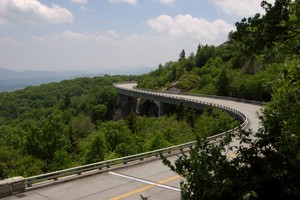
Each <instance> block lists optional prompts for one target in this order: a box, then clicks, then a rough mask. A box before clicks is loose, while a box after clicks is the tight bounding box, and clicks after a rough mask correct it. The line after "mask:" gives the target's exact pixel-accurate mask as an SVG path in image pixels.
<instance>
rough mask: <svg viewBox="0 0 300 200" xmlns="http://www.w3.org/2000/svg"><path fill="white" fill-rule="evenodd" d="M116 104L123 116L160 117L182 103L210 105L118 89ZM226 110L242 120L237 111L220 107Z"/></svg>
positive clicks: (201, 105) (200, 109)
mask: <svg viewBox="0 0 300 200" xmlns="http://www.w3.org/2000/svg"><path fill="white" fill-rule="evenodd" d="M118 104H119V105H120V107H121V110H122V114H123V116H127V115H128V114H130V113H131V112H135V113H138V114H141V115H146V116H156V117H160V116H163V115H167V114H170V113H174V111H175V110H176V107H177V106H179V105H180V104H182V105H183V106H185V107H188V108H193V109H195V110H199V111H203V110H206V109H207V108H208V107H209V106H210V105H208V104H201V103H199V102H193V101H185V100H184V99H174V98H169V97H167V96H157V95H152V94H151V93H150V92H149V93H143V94H140V93H137V92H134V91H126V90H118ZM220 109H222V110H224V111H225V112H227V113H228V114H229V115H230V116H232V117H234V118H235V119H237V120H239V121H240V122H243V121H244V119H243V118H242V117H241V116H240V115H239V114H237V113H235V112H231V111H230V110H228V109H225V108H220Z"/></svg>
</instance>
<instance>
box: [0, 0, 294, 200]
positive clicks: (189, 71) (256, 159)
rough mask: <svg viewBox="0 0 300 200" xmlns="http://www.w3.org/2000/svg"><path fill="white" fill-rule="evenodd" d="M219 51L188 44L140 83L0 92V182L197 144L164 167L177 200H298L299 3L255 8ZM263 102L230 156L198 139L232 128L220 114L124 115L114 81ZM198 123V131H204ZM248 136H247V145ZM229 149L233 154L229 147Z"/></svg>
mask: <svg viewBox="0 0 300 200" xmlns="http://www.w3.org/2000/svg"><path fill="white" fill-rule="evenodd" d="M261 5H262V7H263V8H264V9H265V14H264V15H260V14H256V15H255V16H253V17H250V18H248V19H242V20H241V21H240V22H237V23H236V30H235V31H232V32H230V33H229V34H228V40H227V41H226V42H225V43H223V44H222V45H219V46H212V45H203V44H199V45H198V48H197V44H195V49H196V52H195V53H191V54H190V55H188V56H186V55H185V50H181V51H180V50H179V58H178V60H177V61H169V62H166V63H165V64H159V66H158V68H157V69H156V70H154V71H152V72H150V73H148V74H145V75H141V76H108V75H106V76H103V77H95V78H78V79H74V80H68V81H62V82H60V83H51V84H45V85H41V86H37V87H28V88H26V89H23V90H19V91H15V92H9V93H8V92H4V93H0V144H1V146H0V179H2V178H6V177H11V176H16V175H22V176H25V177H26V176H31V175H35V174H39V173H44V172H49V171H54V170H58V169H63V168H67V167H72V166H78V165H82V164H86V163H92V162H97V161H101V160H106V159H111V158H116V157H120V156H125V155H130V154H135V153H140V152H143V151H149V150H153V149H158V148H162V147H166V146H170V145H174V144H179V143H183V142H186V141H191V140H195V139H197V146H196V147H195V148H194V149H192V150H191V152H190V154H189V155H190V156H187V155H182V156H180V157H179V159H178V160H177V161H176V162H175V163H174V164H173V165H172V164H171V163H170V162H169V161H168V160H167V159H164V161H163V162H164V163H165V164H166V165H168V166H169V167H170V168H171V169H172V170H174V171H175V172H176V173H178V174H180V175H181V176H183V177H184V178H185V179H184V180H185V181H183V182H181V193H182V198H183V199H299V196H300V135H299V130H300V123H299V120H300V114H299V113H300V100H299V99H300V98H299V97H300V58H299V55H300V18H299V16H300V1H299V0H277V1H275V3H274V4H269V3H267V2H266V1H262V3H261ZM132 80H135V81H138V87H140V88H147V89H154V90H160V91H169V92H174V91H175V92H186V93H197V94H198V93H202V94H212V95H220V96H231V97H237V98H244V99H251V100H257V101H262V102H265V106H264V110H263V116H262V117H261V125H262V127H261V129H260V130H259V131H258V132H257V133H253V132H251V131H240V134H239V135H238V137H239V138H240V141H241V144H244V145H241V146H240V147H236V148H235V150H236V157H234V158H232V159H228V158H227V157H226V155H224V153H223V150H224V148H225V147H226V146H227V145H228V144H229V143H230V141H232V140H233V136H232V135H231V134H229V135H228V137H227V138H226V139H225V140H224V141H223V142H221V144H220V145H214V146H212V145H208V144H207V143H206V142H205V137H206V136H208V135H213V134H216V133H219V132H222V131H225V130H229V129H230V128H232V127H235V126H236V125H237V122H236V121H235V120H233V119H232V118H230V117H229V116H228V115H227V114H226V113H223V112H221V111H220V110H217V109H213V108H209V109H208V110H206V111H203V112H199V111H195V110H192V109H188V108H184V107H182V106H181V105H178V106H177V107H176V109H175V112H174V113H172V114H170V115H168V116H163V117H161V118H156V117H148V115H147V112H145V114H143V115H141V116H140V115H137V114H136V113H131V114H129V115H128V116H123V114H122V110H121V108H120V107H119V106H118V105H117V96H116V91H115V89H114V88H113V87H112V84H113V83H114V82H122V81H132ZM204 124H205V125H204ZM253 136H255V137H253ZM233 148H234V147H233Z"/></svg>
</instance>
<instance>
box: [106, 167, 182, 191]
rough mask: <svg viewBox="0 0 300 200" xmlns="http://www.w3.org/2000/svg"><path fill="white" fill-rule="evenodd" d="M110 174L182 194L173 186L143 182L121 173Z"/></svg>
mask: <svg viewBox="0 0 300 200" xmlns="http://www.w3.org/2000/svg"><path fill="white" fill-rule="evenodd" d="M108 173H109V174H111V175H115V176H119V177H123V178H127V179H130V180H134V181H138V182H141V183H146V184H149V185H155V186H157V187H161V188H165V189H169V190H174V191H177V192H180V189H178V188H175V187H171V186H167V185H162V184H159V183H154V182H152V181H146V180H143V179H139V178H134V177H131V176H127V175H124V174H119V173H115V172H108Z"/></svg>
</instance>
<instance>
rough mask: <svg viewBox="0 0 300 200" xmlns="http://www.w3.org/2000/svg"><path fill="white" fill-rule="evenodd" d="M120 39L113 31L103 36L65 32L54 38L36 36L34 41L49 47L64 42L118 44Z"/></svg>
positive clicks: (53, 36)
mask: <svg viewBox="0 0 300 200" xmlns="http://www.w3.org/2000/svg"><path fill="white" fill-rule="evenodd" d="M118 37H119V35H118V34H117V33H116V32H114V31H112V30H109V31H106V32H105V33H102V34H99V33H97V34H87V33H78V32H74V31H70V30H67V31H64V32H62V33H60V34H56V35H52V36H44V37H37V36H34V37H32V38H33V39H34V40H36V41H38V42H42V43H44V44H47V45H56V43H58V44H59V43H60V42H62V41H65V42H68V41H71V42H78V43H82V42H86V43H98V44H99V43H100V44H101V43H107V44H108V42H111V43H114V42H117V41H116V39H117V38H118Z"/></svg>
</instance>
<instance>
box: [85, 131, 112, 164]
mask: <svg viewBox="0 0 300 200" xmlns="http://www.w3.org/2000/svg"><path fill="white" fill-rule="evenodd" d="M106 153H107V145H106V141H105V137H104V135H103V134H102V133H100V134H97V135H96V136H95V137H94V138H93V141H92V143H91V144H90V148H89V150H88V152H87V154H86V163H94V162H99V161H102V160H104V159H105V155H106Z"/></svg>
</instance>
